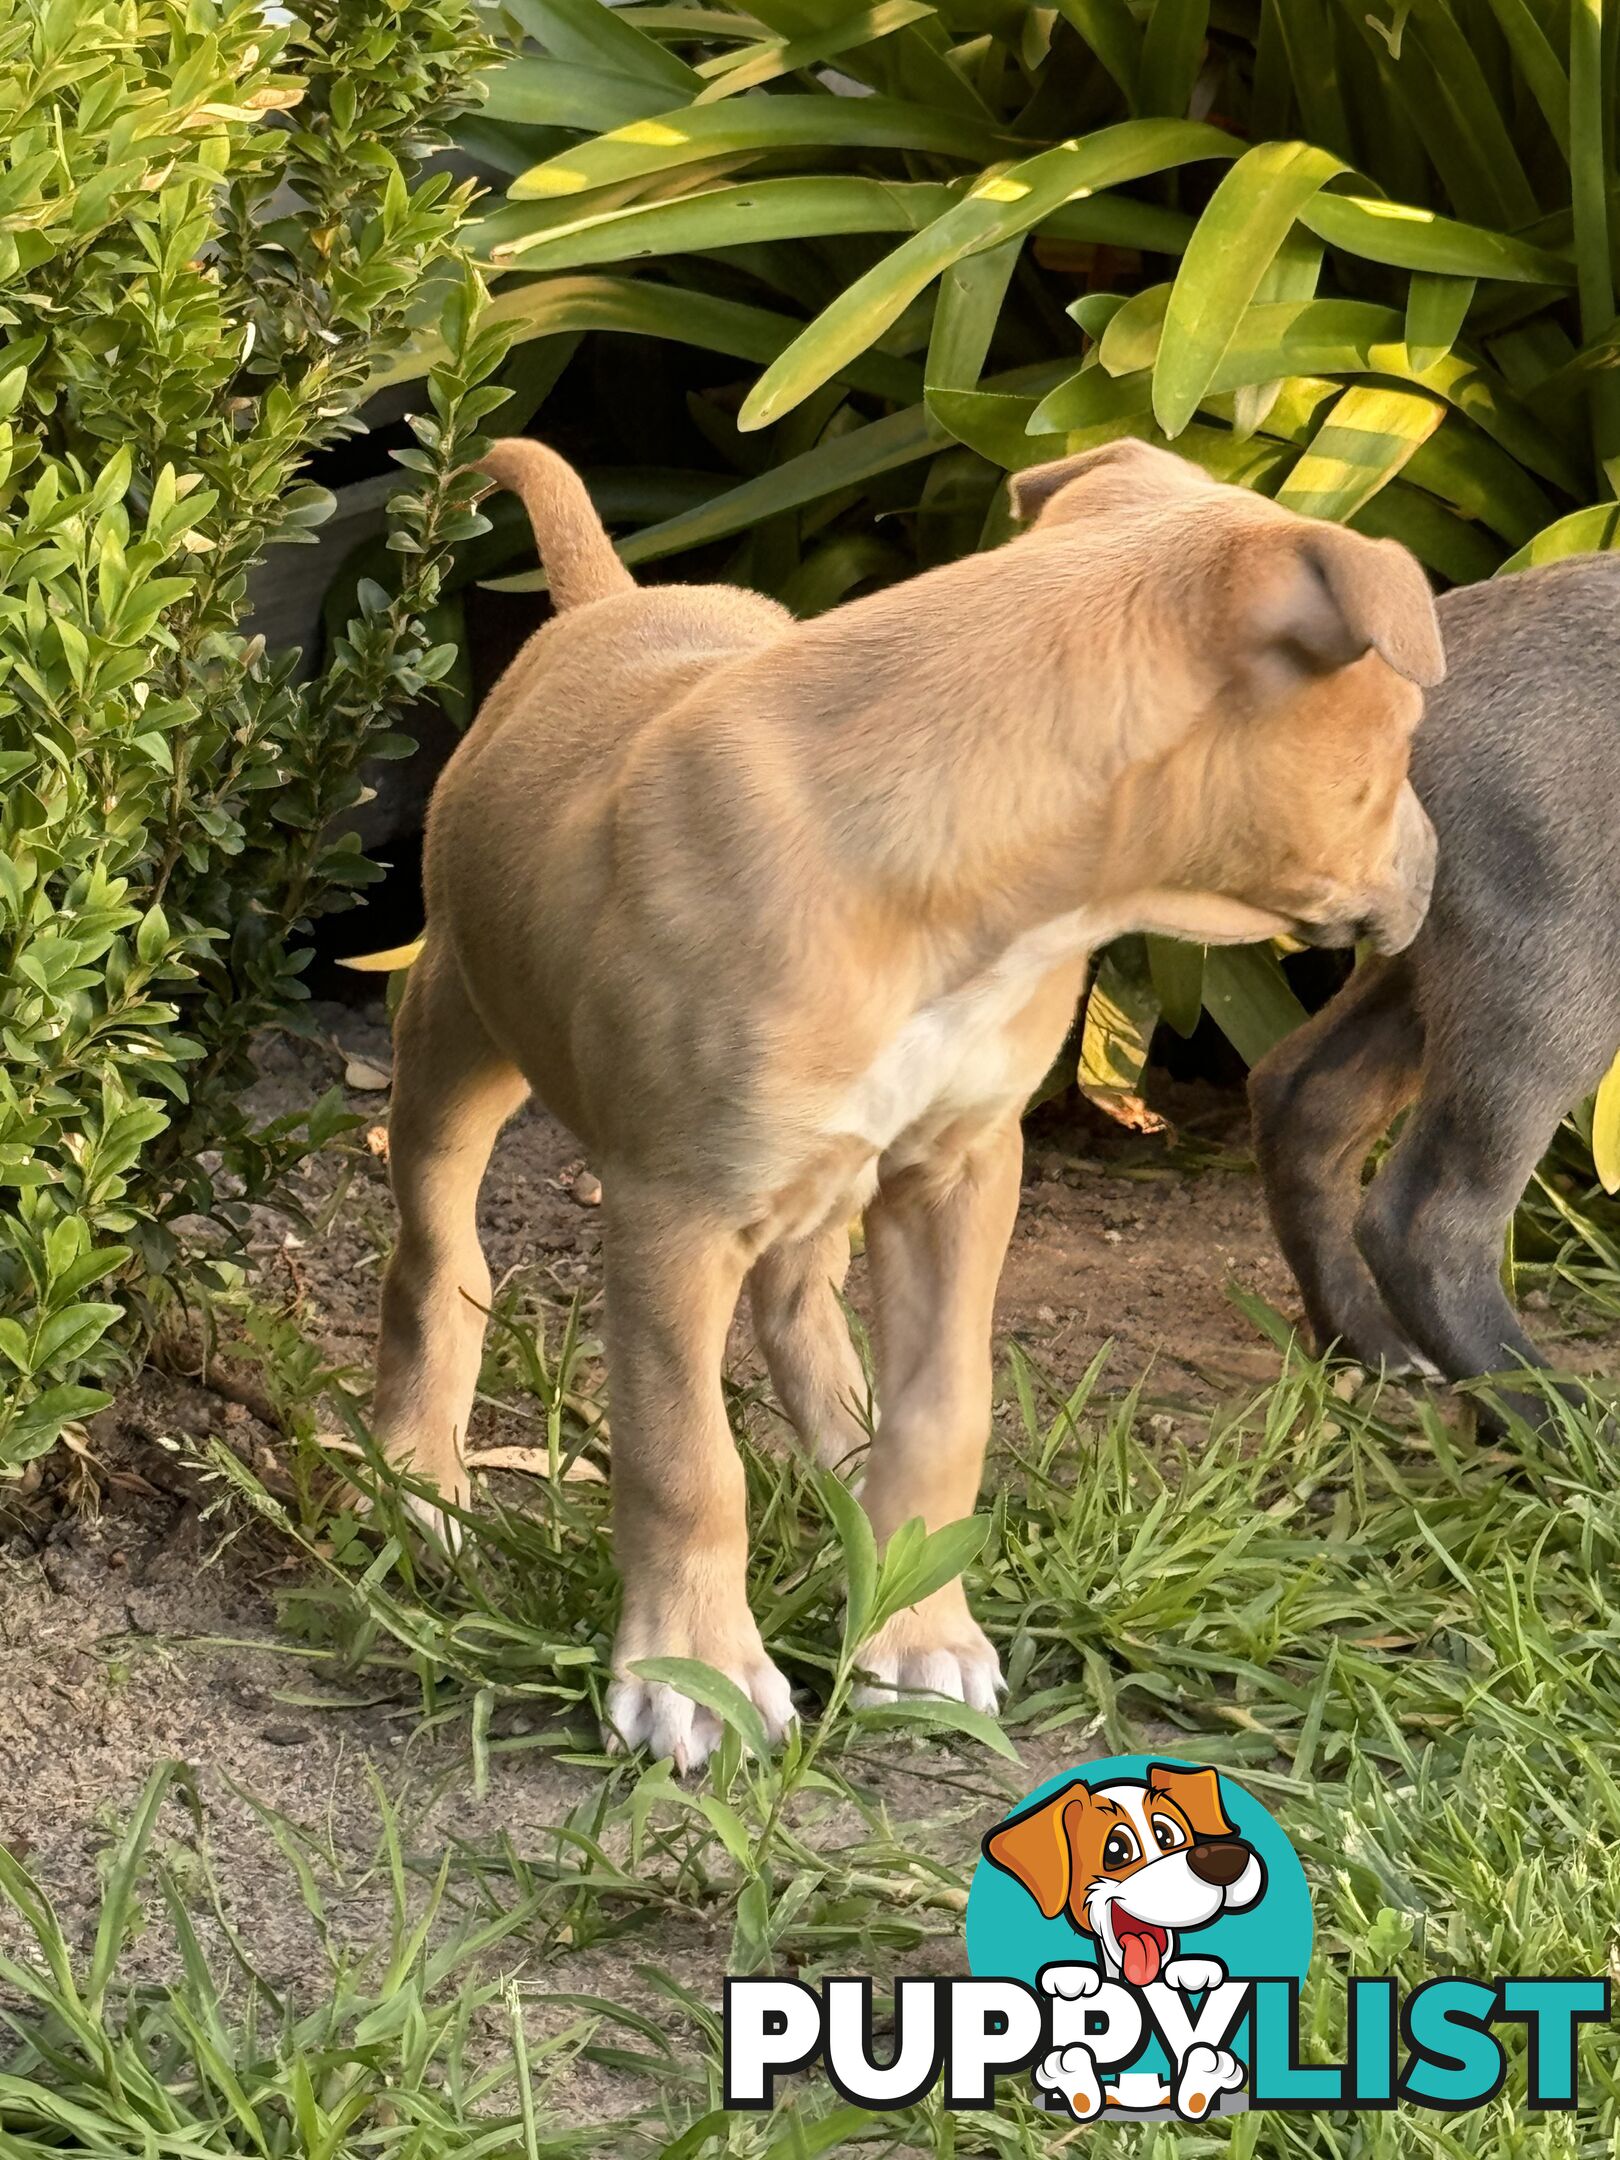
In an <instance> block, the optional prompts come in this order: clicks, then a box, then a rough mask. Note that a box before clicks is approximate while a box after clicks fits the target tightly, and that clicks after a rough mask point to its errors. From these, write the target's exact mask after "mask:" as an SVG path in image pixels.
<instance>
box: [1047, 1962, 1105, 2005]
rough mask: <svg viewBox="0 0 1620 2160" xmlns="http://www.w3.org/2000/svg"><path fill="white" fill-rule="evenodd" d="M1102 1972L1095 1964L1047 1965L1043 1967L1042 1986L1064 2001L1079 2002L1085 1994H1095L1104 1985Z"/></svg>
mask: <svg viewBox="0 0 1620 2160" xmlns="http://www.w3.org/2000/svg"><path fill="white" fill-rule="evenodd" d="M1102 1979H1103V1976H1102V1974H1101V1973H1100V1972H1099V1971H1098V1970H1097V1968H1096V1966H1095V1965H1046V1966H1043V1967H1042V1969H1041V1986H1042V1988H1043V1989H1044V1990H1045V1992H1046V1993H1047V1994H1048V1995H1057V1996H1060V1997H1061V1998H1062V2000H1063V2001H1064V2002H1078V2001H1079V2000H1080V1998H1081V1996H1083V1995H1095V1994H1096V1992H1097V1990H1098V1989H1099V1988H1100V1987H1101V1986H1102Z"/></svg>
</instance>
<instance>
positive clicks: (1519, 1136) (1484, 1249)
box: [1356, 980, 1620, 1424]
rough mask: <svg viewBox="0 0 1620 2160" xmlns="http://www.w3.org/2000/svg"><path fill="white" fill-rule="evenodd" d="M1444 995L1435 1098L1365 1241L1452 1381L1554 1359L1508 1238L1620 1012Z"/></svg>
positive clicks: (1530, 1412) (1521, 1409) (1534, 1411)
mask: <svg viewBox="0 0 1620 2160" xmlns="http://www.w3.org/2000/svg"><path fill="white" fill-rule="evenodd" d="M1503 987H1504V988H1506V989H1507V990H1509V991H1511V990H1512V989H1513V987H1514V984H1513V982H1512V981H1511V980H1509V981H1508V982H1507V983H1506V984H1505V985H1504V986H1503ZM1465 989H1466V990H1472V992H1473V994H1472V996H1471V997H1465V995H1464V991H1465ZM1438 995H1439V998H1440V999H1443V1000H1444V1002H1445V1005H1446V1006H1449V1007H1450V1008H1451V1009H1449V1010H1446V1009H1442V1011H1440V1012H1431V1014H1430V1017H1429V1042H1430V1049H1429V1055H1428V1058H1427V1060H1426V1062H1425V1067H1424V1073H1423V1088H1422V1094H1421V1097H1420V1099H1419V1102H1418V1106H1417V1108H1416V1109H1415V1110H1414V1111H1413V1113H1412V1116H1411V1118H1410V1119H1409V1120H1408V1123H1407V1126H1406V1130H1405V1131H1404V1132H1403V1133H1402V1135H1401V1138H1400V1141H1399V1144H1398V1145H1397V1146H1396V1147H1395V1148H1394V1149H1393V1151H1392V1152H1391V1154H1390V1156H1389V1158H1388V1160H1387V1161H1386V1162H1385V1163H1384V1165H1383V1167H1382V1169H1381V1170H1380V1171H1379V1174H1378V1176H1377V1177H1376V1178H1375V1179H1374V1180H1373V1182H1372V1184H1371V1186H1370V1187H1369V1188H1368V1191H1367V1196H1366V1199H1365V1201H1364V1202H1363V1204H1362V1209H1361V1213H1360V1215H1359V1217H1358V1218H1357V1221H1356V1239H1357V1242H1358V1243H1359V1245H1360V1247H1361V1250H1362V1252H1363V1253H1364V1254H1365V1255H1366V1257H1367V1260H1368V1263H1369V1264H1370V1266H1371V1268H1372V1271H1373V1274H1374V1275H1375V1277H1376V1278H1377V1281H1378V1286H1379V1289H1380V1290H1381V1291H1382V1292H1383V1295H1384V1299H1385V1301H1386V1303H1387V1304H1388V1305H1389V1308H1390V1310H1391V1311H1392V1312H1393V1313H1395V1314H1396V1316H1397V1317H1398V1319H1399V1320H1400V1323H1401V1325H1402V1327H1403V1328H1404V1329H1405V1330H1406V1331H1407V1333H1408V1334H1410V1336H1411V1337H1412V1339H1413V1341H1414V1342H1416V1343H1417V1344H1418V1345H1419V1346H1420V1347H1421V1348H1422V1349H1423V1350H1425V1351H1426V1352H1427V1353H1428V1355H1429V1356H1430V1357H1431V1358H1432V1359H1433V1360H1434V1362H1435V1364H1436V1365H1437V1366H1439V1368H1440V1370H1441V1371H1442V1372H1443V1373H1444V1375H1445V1377H1446V1378H1447V1379H1448V1380H1464V1379H1470V1378H1473V1377H1475V1376H1477V1375H1479V1374H1481V1373H1495V1372H1511V1371H1512V1370H1513V1369H1514V1368H1515V1367H1516V1366H1519V1365H1534V1366H1545V1365H1546V1364H1547V1359H1546V1358H1545V1357H1544V1356H1543V1355H1542V1353H1541V1352H1540V1351H1539V1350H1538V1349H1537V1347H1536V1345H1535V1344H1534V1343H1533V1342H1532V1341H1531V1340H1530V1337H1529V1336H1528V1335H1527V1334H1526V1333H1525V1332H1524V1330H1523V1328H1522V1327H1520V1325H1519V1322H1518V1319H1517V1316H1516V1315H1515V1313H1514V1311H1513V1307H1512V1306H1511V1305H1510V1304H1509V1302H1508V1299H1507V1295H1506V1293H1505V1291H1504V1290H1503V1287H1502V1278H1501V1261H1502V1249H1503V1241H1504V1238H1505V1236H1506V1233H1507V1227H1508V1223H1509V1222H1510V1220H1511V1219H1512V1215H1513V1211H1514V1209H1515V1208H1516V1207H1517V1206H1518V1203H1519V1200H1520V1197H1521V1196H1522V1194H1523V1192H1524V1188H1525V1186H1526V1184H1527V1183H1528V1182H1529V1178H1530V1174H1531V1172H1532V1171H1533V1170H1534V1169H1535V1166H1536V1164H1537V1162H1539V1160H1540V1159H1541V1157H1542V1155H1543V1154H1544V1153H1545V1151H1546V1149H1547V1147H1548V1145H1549V1144H1550V1142H1551V1140H1552V1137H1553V1134H1554V1133H1555V1132H1556V1131H1557V1128H1558V1121H1559V1119H1560V1118H1561V1117H1562V1116H1563V1115H1564V1113H1565V1111H1566V1110H1568V1108H1569V1107H1570V1105H1571V1104H1572V1103H1574V1102H1576V1101H1578V1100H1579V1099H1580V1097H1581V1095H1582V1094H1583V1093H1584V1092H1585V1091H1586V1089H1587V1088H1589V1087H1590V1086H1591V1085H1592V1084H1593V1082H1594V1081H1595V1080H1596V1079H1597V1077H1598V1075H1599V1074H1600V1073H1601V1071H1602V1070H1603V1066H1604V1063H1605V1060H1606V1058H1607V1057H1608V1055H1609V1053H1610V1050H1611V1048H1612V1041H1613V1035H1614V1034H1615V1033H1616V1032H1620V1013H1611V1012H1609V1011H1607V1010H1604V1009H1601V1008H1600V1007H1599V1008H1598V1009H1594V1008H1595V1007H1596V1006H1597V1001H1592V1002H1590V1003H1584V1002H1583V1001H1582V1000H1580V999H1578V998H1574V997H1571V998H1569V999H1568V1000H1567V1001H1566V1003H1565V1004H1564V1005H1563V1006H1562V1007H1561V1008H1559V1009H1556V1010H1545V1009H1535V1010H1529V1009H1517V1010H1516V1009H1514V1008H1513V1007H1512V1006H1511V1005H1510V1004H1509V1002H1508V999H1507V998H1506V997H1491V996H1490V995H1488V994H1483V993H1481V992H1480V990H1479V988H1478V986H1477V984H1473V985H1465V986H1459V988H1458V991H1457V995H1456V997H1455V999H1451V998H1449V997H1448V996H1447V994H1446V992H1445V991H1444V990H1443V989H1442V990H1440V991H1439V993H1438ZM1502 1399H1503V1401H1504V1402H1505V1403H1506V1404H1507V1405H1508V1407H1509V1408H1511V1409H1512V1410H1514V1411H1516V1412H1518V1413H1519V1414H1520V1415H1522V1416H1523V1417H1525V1418H1526V1419H1528V1420H1529V1421H1530V1422H1531V1423H1532V1424H1534V1423H1538V1422H1545V1421H1546V1419H1547V1405H1546V1403H1545V1402H1544V1401H1543V1400H1541V1399H1539V1398H1537V1397H1535V1396H1531V1395H1523V1394H1520V1395H1515V1394H1512V1393H1509V1392H1504V1394H1503V1398H1502ZM1575 1399H1578V1397H1577V1398H1575Z"/></svg>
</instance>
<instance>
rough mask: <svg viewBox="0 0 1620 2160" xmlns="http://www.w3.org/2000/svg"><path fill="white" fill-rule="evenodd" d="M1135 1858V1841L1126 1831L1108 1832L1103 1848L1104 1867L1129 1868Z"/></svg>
mask: <svg viewBox="0 0 1620 2160" xmlns="http://www.w3.org/2000/svg"><path fill="white" fill-rule="evenodd" d="M1136 1857H1137V1846H1136V1840H1135V1838H1133V1837H1132V1836H1131V1833H1130V1832H1129V1831H1128V1830H1110V1831H1109V1833H1108V1843H1107V1844H1106V1845H1105V1846H1104V1847H1103V1866H1104V1867H1113V1868H1119V1867H1129V1866H1130V1864H1131V1862H1132V1861H1133V1860H1134V1859H1136Z"/></svg>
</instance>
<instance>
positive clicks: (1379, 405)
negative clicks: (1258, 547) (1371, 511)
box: [1277, 383, 1446, 522]
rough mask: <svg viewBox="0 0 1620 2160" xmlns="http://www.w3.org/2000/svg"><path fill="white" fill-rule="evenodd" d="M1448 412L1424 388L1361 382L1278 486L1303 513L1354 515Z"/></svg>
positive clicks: (1291, 506)
mask: <svg viewBox="0 0 1620 2160" xmlns="http://www.w3.org/2000/svg"><path fill="white" fill-rule="evenodd" d="M1445 416H1446V408H1445V406H1444V405H1443V404H1442V403H1441V402H1440V400H1439V399H1438V398H1435V397H1426V396H1424V395H1423V393H1422V392H1421V391H1416V390H1393V389H1387V388H1384V387H1382V386H1380V385H1378V384H1375V383H1357V384H1355V385H1354V386H1353V387H1352V388H1351V389H1349V390H1347V391H1346V392H1345V393H1344V395H1343V397H1341V398H1340V399H1339V401H1338V403H1337V404H1336V405H1335V406H1334V408H1333V410H1332V412H1331V413H1329V415H1328V417H1327V419H1326V420H1325V421H1324V422H1323V423H1322V426H1321V427H1320V428H1319V429H1318V431H1317V434H1316V437H1315V439H1314V440H1313V442H1312V443H1311V446H1310V448H1309V449H1308V450H1307V451H1306V452H1305V454H1304V456H1303V457H1302V458H1301V459H1300V460H1299V463H1298V464H1297V465H1296V466H1295V467H1294V469H1293V471H1292V472H1291V473H1290V474H1289V475H1288V478H1287V479H1286V480H1285V481H1284V482H1283V484H1282V486H1281V487H1280V488H1279V489H1278V491H1277V500H1278V502H1280V503H1285V504H1286V505H1287V506H1288V508H1289V509H1290V510H1297V511H1299V512H1300V514H1301V515H1302V516H1304V517H1317V518H1331V519H1333V520H1334V521H1336V522H1337V521H1340V520H1343V519H1345V518H1348V517H1353V516H1354V514H1355V513H1356V511H1358V510H1360V509H1361V508H1362V507H1363V506H1364V505H1365V504H1366V503H1368V502H1370V501H1371V500H1372V498H1373V496H1375V495H1376V494H1377V493H1378V491H1379V489H1380V488H1383V487H1386V486H1387V485H1388V484H1389V482H1390V481H1391V480H1393V479H1394V477H1395V475H1396V474H1397V473H1398V472H1399V471H1400V470H1401V469H1402V467H1403V466H1404V465H1405V464H1406V463H1407V461H1408V460H1409V459H1410V458H1411V456H1412V455H1413V453H1414V452H1415V451H1416V450H1417V449H1418V448H1419V446H1420V445H1421V444H1423V443H1425V442H1427V441H1428V439H1429V437H1430V436H1431V435H1432V434H1433V433H1434V431H1435V429H1436V428H1437V427H1438V426H1439V425H1440V423H1441V421H1442V420H1444V418H1445Z"/></svg>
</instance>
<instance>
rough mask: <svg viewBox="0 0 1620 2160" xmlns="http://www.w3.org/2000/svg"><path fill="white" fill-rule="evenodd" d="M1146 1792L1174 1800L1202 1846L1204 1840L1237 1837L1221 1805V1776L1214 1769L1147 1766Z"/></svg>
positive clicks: (1160, 1764)
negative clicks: (1160, 1794) (1159, 1794)
mask: <svg viewBox="0 0 1620 2160" xmlns="http://www.w3.org/2000/svg"><path fill="white" fill-rule="evenodd" d="M1147 1782H1148V1791H1149V1792H1156V1793H1163V1794H1164V1796H1165V1797H1166V1799H1168V1800H1173V1801H1174V1802H1175V1803H1176V1806H1177V1807H1178V1808H1180V1810H1181V1812H1182V1814H1183V1815H1185V1816H1186V1818H1187V1820H1188V1822H1189V1823H1191V1825H1192V1828H1193V1834H1194V1836H1195V1837H1196V1838H1197V1839H1198V1840H1199V1842H1200V1844H1202V1843H1203V1842H1204V1841H1205V1840H1206V1839H1212V1838H1231V1837H1236V1836H1237V1830H1236V1828H1235V1826H1234V1825H1233V1824H1232V1823H1230V1822H1229V1821H1228V1820H1227V1816H1226V1810H1225V1808H1224V1807H1222V1805H1221V1780H1220V1775H1219V1773H1218V1772H1217V1771H1214V1770H1177V1769H1176V1768H1175V1767H1174V1766H1173V1765H1172V1764H1170V1763H1149V1765H1148V1774H1147Z"/></svg>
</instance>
